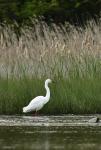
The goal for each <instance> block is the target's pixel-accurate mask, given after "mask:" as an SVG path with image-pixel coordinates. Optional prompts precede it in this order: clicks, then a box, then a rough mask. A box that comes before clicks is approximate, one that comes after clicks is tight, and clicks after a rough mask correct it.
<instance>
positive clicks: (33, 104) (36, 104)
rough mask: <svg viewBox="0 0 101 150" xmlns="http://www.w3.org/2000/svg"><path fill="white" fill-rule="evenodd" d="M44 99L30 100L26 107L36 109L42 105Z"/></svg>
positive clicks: (42, 97) (39, 97) (40, 97)
mask: <svg viewBox="0 0 101 150" xmlns="http://www.w3.org/2000/svg"><path fill="white" fill-rule="evenodd" d="M44 99H45V98H44V96H38V97H35V98H34V99H32V101H31V102H30V103H29V105H28V106H29V107H34V108H36V107H37V106H38V105H40V104H42V103H43V100H44Z"/></svg>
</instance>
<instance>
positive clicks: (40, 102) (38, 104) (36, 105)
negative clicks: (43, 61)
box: [23, 79, 52, 113]
mask: <svg viewBox="0 0 101 150" xmlns="http://www.w3.org/2000/svg"><path fill="white" fill-rule="evenodd" d="M51 82H52V81H51V79H47V80H46V81H45V89H46V96H37V97H35V98H34V99H32V101H31V102H30V103H29V104H28V106H25V107H23V112H24V113H27V112H31V111H36V112H37V111H38V110H40V109H41V108H42V107H43V106H44V105H45V104H46V103H47V102H48V101H49V99H50V89H49V87H48V83H51Z"/></svg>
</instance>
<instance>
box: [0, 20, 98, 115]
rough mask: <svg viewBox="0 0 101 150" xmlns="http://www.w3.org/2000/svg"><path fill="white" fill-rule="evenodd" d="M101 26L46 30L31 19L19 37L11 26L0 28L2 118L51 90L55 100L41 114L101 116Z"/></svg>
mask: <svg viewBox="0 0 101 150" xmlns="http://www.w3.org/2000/svg"><path fill="white" fill-rule="evenodd" d="M100 39H101V22H100V20H98V22H97V23H96V22H95V21H94V20H91V21H89V22H88V23H87V24H86V25H85V26H84V27H74V26H72V25H70V24H69V23H65V25H61V24H60V25H56V24H54V23H52V24H51V25H47V24H46V23H45V22H44V21H40V20H37V19H36V20H32V26H31V27H29V26H23V27H22V28H21V29H20V35H19V37H18V35H17V34H16V33H15V31H14V26H13V25H3V26H0V113H1V114H15V113H21V112H22V107H23V106H24V105H27V104H28V102H29V101H30V100H31V99H32V98H33V97H34V96H37V95H41V94H42V95H45V90H44V87H43V84H44V80H45V79H46V78H51V79H52V80H56V85H51V87H50V88H51V93H52V94H51V100H50V102H49V103H48V104H47V105H46V106H45V107H44V108H43V110H41V112H42V113H43V114H45V113H46V114H60V113H61V114H62V113H100V112H101V109H100V106H101V94H100V93H101V92H100V89H101V40H100Z"/></svg>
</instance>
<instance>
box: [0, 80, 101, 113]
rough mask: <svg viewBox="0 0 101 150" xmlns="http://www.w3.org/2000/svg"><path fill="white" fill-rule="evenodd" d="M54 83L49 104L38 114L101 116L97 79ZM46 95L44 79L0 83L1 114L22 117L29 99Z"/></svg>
mask: <svg viewBox="0 0 101 150" xmlns="http://www.w3.org/2000/svg"><path fill="white" fill-rule="evenodd" d="M55 79H56V83H55V84H51V85H50V90H51V98H50V101H49V102H48V103H47V104H46V105H45V107H44V108H43V109H42V110H41V111H40V114H67V113H74V114H90V113H101V107H100V106H101V79H100V78H97V77H93V78H69V79H62V78H61V79H59V80H58V78H55ZM45 94H46V91H45V89H44V79H34V78H33V79H29V78H24V79H19V80H18V79H8V80H5V79H0V114H21V113H22V107H23V106H25V105H27V104H28V103H29V102H30V100H31V99H33V98H34V97H35V96H38V95H45Z"/></svg>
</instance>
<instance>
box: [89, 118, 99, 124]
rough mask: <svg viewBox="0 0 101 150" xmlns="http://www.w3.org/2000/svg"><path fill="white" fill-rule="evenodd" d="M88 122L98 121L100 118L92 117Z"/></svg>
mask: <svg viewBox="0 0 101 150" xmlns="http://www.w3.org/2000/svg"><path fill="white" fill-rule="evenodd" d="M88 122H89V123H99V122H100V118H99V117H94V118H92V119H90V120H89V121H88Z"/></svg>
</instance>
